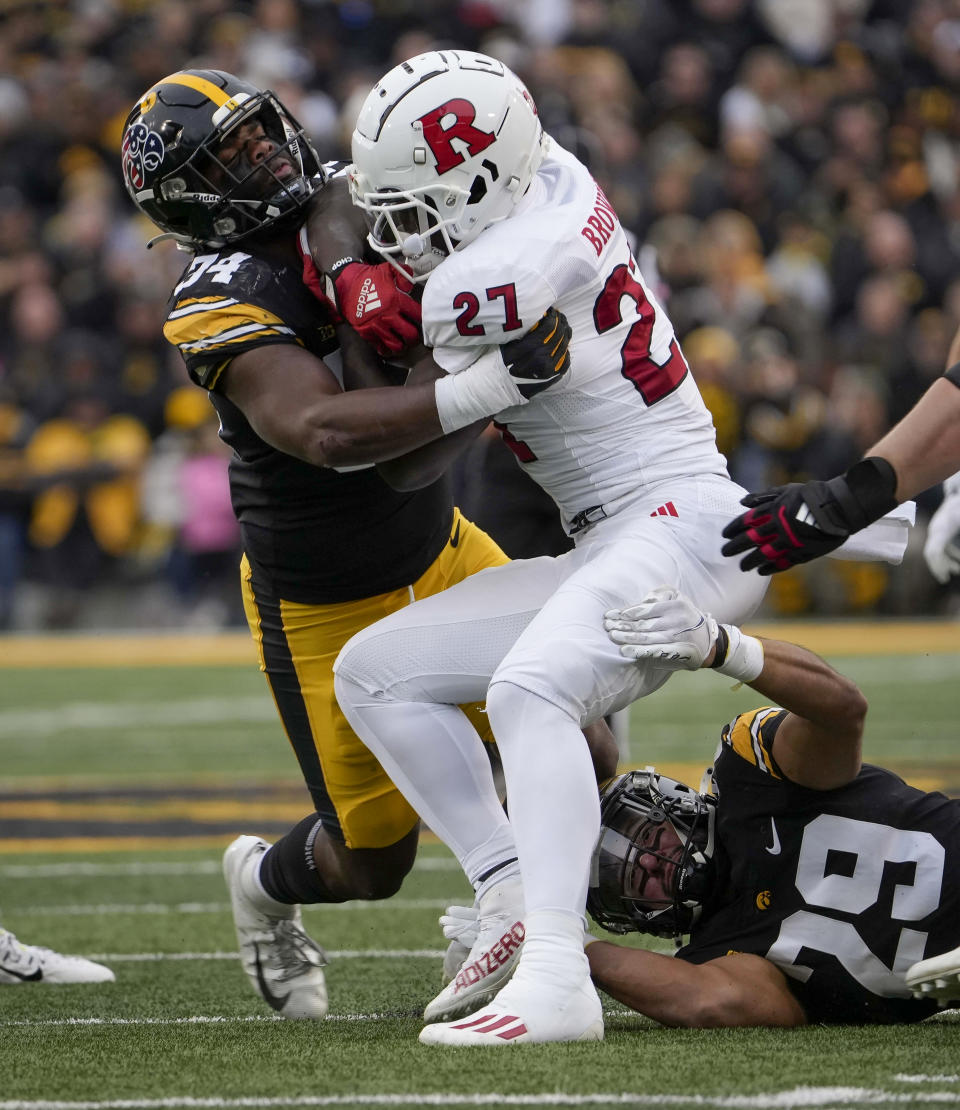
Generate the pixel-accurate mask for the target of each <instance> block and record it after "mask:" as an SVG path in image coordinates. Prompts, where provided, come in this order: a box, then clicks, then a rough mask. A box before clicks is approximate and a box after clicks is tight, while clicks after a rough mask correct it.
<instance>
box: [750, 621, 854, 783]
mask: <svg viewBox="0 0 960 1110" xmlns="http://www.w3.org/2000/svg"><path fill="white" fill-rule="evenodd" d="M761 642H762V643H763V653H764V662H763V670H762V671H761V672H760V674H759V675H758V676H757V678H756V679H754V680H753V681H752V682H751V683H750V685H751V686H752V687H753V689H754V690H756V691H757V692H758V693H760V694H763V696H764V697H765V698H769V699H770V701H772V702H774V703H775V704H776V705H780V706H783V708H784V709H788V710H789V711H790V713H789V715H788V716H787V717H786V718H785V719H784V721H783V723H782V724H781V726H780V729H779V731H778V732H777V736H776V739H775V741H774V755H775V757H776V760H777V763H778V764H779V766H780V770H781V771H782V772H783V774H785V775H786V776H787V778H789V779H790V780H791V781H792V782H795V783H798V784H799V785H801V786H806V787H808V788H810V789H811V790H832V789H834V788H836V787H838V786H842V785H843V784H844V783H847V782H849V781H850V780H851V779H852V778H854V776H855V775H856V774H857V772H858V771H859V770H860V759H861V741H862V737H863V726H864V721H865V718H866V715H867V701H866V699H865V698H864V696H863V694H862V693H861V692H860V689H859V687H858V686H857V685H856V684H855V683H853V682H851V681H850V679H848V678H845V677H844V676H843V675H841V674H838V673H837V672H836V671H835V670H834V669H833V668H832V667H831V666H830V665H829V664H828V663H826V662H824V660H822V659H821V658H820V657H819V656H817V655H814V654H813V653H812V652H810V651H807V649H806V648H802V647H800V646H799V645H797V644H790V643H786V642H785V641H782V640H762V641H761Z"/></svg>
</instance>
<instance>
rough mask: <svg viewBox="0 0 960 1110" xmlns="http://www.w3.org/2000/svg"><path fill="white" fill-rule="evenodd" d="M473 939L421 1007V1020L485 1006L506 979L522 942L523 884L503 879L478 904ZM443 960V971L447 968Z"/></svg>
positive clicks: (446, 1018) (446, 1017) (448, 1016)
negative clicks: (455, 966) (439, 987)
mask: <svg viewBox="0 0 960 1110" xmlns="http://www.w3.org/2000/svg"><path fill="white" fill-rule="evenodd" d="M477 910H478V926H479V927H478V931H477V937H476V940H475V941H474V942H473V944H472V946H471V948H470V951H469V953H468V955H467V957H466V959H465V960H464V962H463V964H462V966H461V967H460V969H459V970H458V971H457V972H456V974H455V975H454V976H453V978H452V980H451V981H450V982H449V983H447V985H446V986H445V987H444V988H443V990H442V991H441V992H440V993H439V994H438V995H437V997H436V998H435V999H434V1000H433V1001H432V1002H430V1003H429V1004H428V1005H427V1008H426V1009H425V1010H424V1011H423V1019H424V1021H450V1020H451V1019H452V1018H455V1017H461V1016H462V1015H463V1014H471V1013H473V1012H474V1010H479V1009H480V1007H481V1006H485V1005H486V1004H487V1003H488V1002H489V1001H490V999H491V998H493V996H494V995H495V994H496V993H497V991H498V990H499V989H500V988H501V987H502V986H503V985H504V984H505V983H506V982H507V981H508V980H509V978H510V976H511V975H512V974H513V971H514V968H515V967H516V965H517V960H518V959H519V958H520V951H521V947H522V945H523V937H524V931H523V886H522V885H521V882H520V880H519V878H512V879H504V880H503V882H501V883H498V884H497V885H496V886H495V887H492V888H491V889H490V890H488V891H487V892H486V894H484V895H483V897H482V898H481V899H480V900H479V903H478V905H477ZM450 970H451V969H450V968H449V966H448V965H447V964H446V962H445V964H444V971H445V973H446V972H448V971H450Z"/></svg>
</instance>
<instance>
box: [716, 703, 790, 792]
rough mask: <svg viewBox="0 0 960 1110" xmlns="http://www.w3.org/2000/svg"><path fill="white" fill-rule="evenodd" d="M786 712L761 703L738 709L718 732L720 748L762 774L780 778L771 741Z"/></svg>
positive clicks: (781, 775)
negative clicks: (744, 709) (748, 708)
mask: <svg viewBox="0 0 960 1110" xmlns="http://www.w3.org/2000/svg"><path fill="white" fill-rule="evenodd" d="M786 716H787V710H786V709H780V708H779V706H769V705H767V706H764V707H763V708H761V709H751V710H749V711H748V712H746V713H740V714H739V715H738V716H736V717H734V719H733V720H732V721H731V722H730V723H729V724H727V725H724V726H723V731H722V732H721V733H720V751H721V753H722V752H724V751H729V752H731V753H732V754H734V755H737V756H739V757H740V758H741V759H744V760H746V762H747V763H749V764H750V765H751V766H752V767H755V768H756V769H757V770H758V771H759V772H760V773H761V774H763V775H767V776H769V777H770V778H774V779H782V778H783V777H784V775H783V772H782V771H781V770H780V768H779V766H778V765H777V761H776V760H775V759H774V757H773V741H774V739H775V738H776V735H777V731H778V729H779V728H780V725H781V724H782V723H783V721H784V719H785V718H786Z"/></svg>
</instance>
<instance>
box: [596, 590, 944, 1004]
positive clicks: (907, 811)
mask: <svg viewBox="0 0 960 1110" xmlns="http://www.w3.org/2000/svg"><path fill="white" fill-rule="evenodd" d="M606 626H607V630H608V633H609V635H610V636H611V639H613V640H614V641H615V642H616V643H618V644H620V645H621V652H622V654H624V655H625V656H626V657H628V658H634V659H642V660H645V661H646V662H648V663H649V662H653V663H654V664H659V665H661V666H663V667H664V668H666V669H668V670H676V669H679V668H685V669H688V670H696V669H698V668H699V667H711V666H714V667H715V666H717V664H718V662H719V664H720V665H722V666H724V673H728V674H729V673H731V671H730V669H729V668H730V663H731V660H732V659H733V660H736V659H739V660H740V664H737V663H735V664H734V669H735V670H736V668H737V666H738V665H739V666H740V673H739V675H738V676H737V677H741V678H742V679H743V680H744V681H746V682H747V683H748V684H749V685H750V686H752V687H753V689H755V690H756V691H757V692H758V693H760V694H762V695H763V696H764V697H765V698H769V699H771V701H773V702H774V703H777V706H782V707H783V708H778V707H777V706H768V707H766V708H762V709H755V710H753V711H751V712H748V713H742V714H741V715H740V716H738V717H737V718H736V719H735V720H734V721H733V722H732V723H731V724H729V725H727V726H726V727H725V728H724V729H723V732H722V734H721V743H720V747H719V750H718V753H717V755H716V758H715V763H714V766H713V769H712V791H711V792H710V793H704V794H701V793H698V792H697V791H694V790H692V789H690V788H689V787H687V786H684V785H683V784H681V783H677V782H674V781H673V780H670V779H667V778H666V777H665V776H661V775H658V774H657V773H656V772H655V771H654V770H653V769H652V768H648V769H647V770H645V771H636V772H631V773H628V774H626V775H622V776H620V777H618V778H616V779H614V780H613V781H612V782H611V783H609V784H608V785H607V786H606V787H605V789H604V790H603V794H602V801H601V807H602V822H603V829H602V832H601V836H600V840H599V842H598V846H597V852H596V856H595V858H594V871H593V876H592V879H591V889H590V895H589V902H588V909H589V910H590V912H591V914H592V916H593V917H594V918H595V919H596V920H597V921H598V922H599V923H600V924H601V925H603V926H604V927H606V928H608V929H610V930H611V931H614V932H621V933H623V932H628V931H631V930H637V931H640V932H646V933H651V934H654V935H659V936H674V937H679V936H680V935H681V934H689V940H688V943H687V944H686V945H685V946H684V947H682V948H680V949H679V951H678V952H677V954H676V958H673V957H669V956H665V955H660V954H658V953H654V952H648V951H642V950H638V949H629V948H624V947H621V946H619V945H616V944H609V943H604V942H601V941H596V942H593V943H589V944H588V948H587V954H588V956H589V959H590V965H591V971H592V974H593V977H594V980H595V982H596V983H597V985H598V986H600V987H601V988H602V989H604V990H605V991H607V992H608V993H609V994H611V995H613V997H615V998H617V999H619V1000H620V1001H621V1002H624V1003H626V1004H627V1005H628V1006H630V1007H632V1008H633V1009H635V1010H639V1011H640V1012H641V1013H643V1014H646V1015H648V1016H650V1017H652V1018H654V1019H656V1020H657V1021H660V1022H662V1023H663V1024H666V1025H676V1026H733V1025H782V1026H792V1025H801V1024H805V1023H808V1022H811V1023H812V1022H817V1023H820V1022H824V1023H853V1024H861V1023H873V1022H877V1023H887V1022H910V1021H919V1020H921V1019H922V1018H925V1017H927V1016H928V1015H929V1014H930V1013H932V1012H933V1011H934V1010H935V1009H936V1005H937V1000H939V1001H940V1002H941V1003H942V1002H944V1001H946V1000H948V999H958V998H960V990H958V974H957V973H958V966H960V963H958V955H960V953H958V951H957V950H956V944H957V937H958V924H957V922H958V920H960V883H958V881H957V875H958V874H960V801H958V800H952V799H949V798H947V797H945V796H944V795H942V794H938V793H924V792H922V791H920V790H916V789H914V788H913V787H911V786H908V785H907V784H906V783H904V782H903V781H902V780H901V779H900V778H898V777H897V776H896V775H894V774H893V773H892V772H890V771H887V770H884V769H883V768H881V767H874V766H870V765H868V764H861V761H860V747H861V733H862V730H863V723H864V717H865V714H866V709H867V706H866V702H865V700H864V698H863V695H862V694H861V693H860V691H859V690H858V688H857V687H856V686H855V685H854V684H853V683H852V682H851V681H849V680H848V679H846V678H844V677H842V676H841V675H839V674H838V673H837V672H836V671H834V670H833V669H832V668H831V667H829V666H828V665H827V664H826V663H825V662H824V661H823V660H822V659H819V658H818V657H817V656H815V655H813V654H812V653H810V652H809V651H807V650H806V649H804V648H801V647H798V646H796V645H794V644H789V643H784V642H782V641H779V640H768V639H764V640H762V641H759V640H755V639H754V638H753V637H748V636H745V635H744V634H743V633H741V632H740V630H739V629H736V628H732V627H725V626H723V625H718V624H717V622H716V621H714V620H713V618H712V617H710V616H709V614H706V613H702V612H700V611H699V610H698V609H697V608H696V607H695V606H694V605H693V603H692V602H690V601H689V600H688V599H686V598H685V597H683V596H682V595H680V594H678V593H677V592H676V591H672V590H662V591H654V593H653V594H651V595H650V596H648V597H647V598H646V599H644V601H643V602H642V603H641V604H639V605H637V606H635V607H633V608H632V609H629V610H624V611H619V612H611V613H609V614H608V615H607V620H606ZM750 641H752V643H751V642H750ZM751 655H752V659H750V660H748V656H751ZM944 954H946V955H944ZM912 992H914V993H916V994H917V995H918V997H911V993H912Z"/></svg>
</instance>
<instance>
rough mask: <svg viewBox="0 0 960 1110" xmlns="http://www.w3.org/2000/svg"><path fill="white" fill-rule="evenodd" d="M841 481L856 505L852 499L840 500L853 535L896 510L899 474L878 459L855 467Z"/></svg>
mask: <svg viewBox="0 0 960 1110" xmlns="http://www.w3.org/2000/svg"><path fill="white" fill-rule="evenodd" d="M842 480H843V481H844V483H845V484H846V488H847V490H848V491H849V494H850V496H851V497H852V499H853V502H854V504H853V505H851V504H850V499H849V498H842V497H841V498H839V500H840V501H841V504H842V505H843V508H844V511H845V512H846V513H847V516H848V517H849V519H850V524H851V525H852V526H853V529H854V531H858V530H859V529H861V528H866V526H867V525H868V524H872V523H873V522H874V521H875V520H879V519H880V517H882V516H885V515H886V514H887V513H889V512H890V510H891V509H895V508H896V507H897V504H898V501H897V496H896V493H897V473H896V471H895V470H894V469H893V467H892V466H891V465H890V463H888V462H887V460H886V459H882V458H881V457H880V456H879V455H871V456H869V457H868V458H866V459H861V460H860V462H858V463H854V464H853V466H851V467H850V469H849V470H848V471H847V472H846V474H844V476H843V479H842ZM827 484H828V485H830V484H831V483H829V482H828V483H827Z"/></svg>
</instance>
